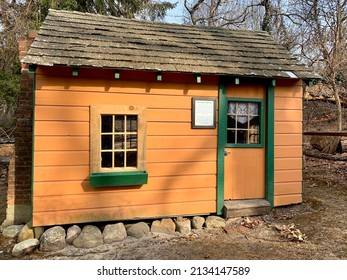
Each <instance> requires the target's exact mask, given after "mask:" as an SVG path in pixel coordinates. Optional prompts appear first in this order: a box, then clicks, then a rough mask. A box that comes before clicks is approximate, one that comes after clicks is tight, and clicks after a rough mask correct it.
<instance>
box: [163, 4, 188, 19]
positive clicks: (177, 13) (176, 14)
mask: <svg viewBox="0 0 347 280" xmlns="http://www.w3.org/2000/svg"><path fill="white" fill-rule="evenodd" d="M166 1H168V2H171V3H176V2H178V4H177V6H176V8H175V9H173V10H171V11H169V12H168V14H167V16H166V17H165V21H166V22H170V23H179V24H182V23H183V10H184V5H183V4H184V0H166Z"/></svg>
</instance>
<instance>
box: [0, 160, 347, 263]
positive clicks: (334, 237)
mask: <svg viewBox="0 0 347 280" xmlns="http://www.w3.org/2000/svg"><path fill="white" fill-rule="evenodd" d="M304 181H305V182H304V202H303V203H302V204H299V205H292V206H287V207H280V208H275V209H273V210H272V212H271V213H270V214H269V215H266V216H261V217H251V218H248V219H246V218H240V219H230V220H228V221H227V227H226V228H224V229H213V230H207V229H203V230H199V231H193V232H192V234H191V235H189V236H186V237H178V236H167V235H152V234H150V235H149V236H147V237H146V238H142V239H131V238H127V239H126V241H124V242H120V243H116V244H112V245H103V246H99V247H96V248H93V249H76V248H74V247H73V246H68V247H67V248H66V249H64V250H62V251H59V252H55V253H42V252H39V251H35V252H34V253H32V254H30V255H26V256H24V257H22V258H21V259H23V260H29V259H55V260H67V259H68V260H112V259H119V260H151V259H158V260H187V259H191V260H202V259H210V260H223V259H224V260H226V259H233V260H296V259H299V260H304V259H314V260H328V259H335V260H336V259H344V260H345V259H347V211H346V209H347V171H346V162H339V161H327V160H321V159H316V158H306V167H305V173H304ZM0 236H1V237H0V259H12V257H11V254H10V253H11V249H12V247H13V245H14V244H13V241H12V240H10V239H5V238H3V237H2V235H0Z"/></svg>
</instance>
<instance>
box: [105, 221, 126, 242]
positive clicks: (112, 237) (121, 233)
mask: <svg viewBox="0 0 347 280" xmlns="http://www.w3.org/2000/svg"><path fill="white" fill-rule="evenodd" d="M102 234H103V236H104V242H105V243H106V244H110V243H113V242H117V241H122V240H124V239H125V238H126V237H127V231H126V229H125V226H124V224H123V223H117V224H113V225H111V224H110V225H106V226H105V228H104V230H103V233H102Z"/></svg>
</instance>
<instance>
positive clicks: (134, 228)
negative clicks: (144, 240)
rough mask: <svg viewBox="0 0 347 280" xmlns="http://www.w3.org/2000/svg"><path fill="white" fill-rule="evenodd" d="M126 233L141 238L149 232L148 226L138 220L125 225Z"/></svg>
mask: <svg viewBox="0 0 347 280" xmlns="http://www.w3.org/2000/svg"><path fill="white" fill-rule="evenodd" d="M126 230H127V234H128V235H129V236H133V237H135V238H141V237H143V236H145V235H147V234H148V233H149V226H148V225H147V224H146V223H145V222H139V223H136V224H132V225H129V226H128V227H127V229H126Z"/></svg>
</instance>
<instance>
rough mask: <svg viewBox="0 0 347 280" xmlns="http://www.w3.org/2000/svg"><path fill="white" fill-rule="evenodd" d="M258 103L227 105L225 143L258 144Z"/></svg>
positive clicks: (233, 103) (231, 103)
mask: <svg viewBox="0 0 347 280" xmlns="http://www.w3.org/2000/svg"><path fill="white" fill-rule="evenodd" d="M259 114H260V103H259V102H237V101H229V103H228V122H227V143H229V144H259V143H260V137H259V126H260V115H259Z"/></svg>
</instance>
